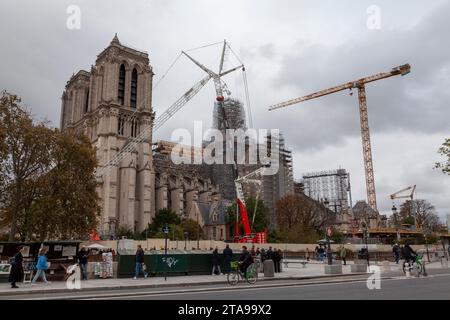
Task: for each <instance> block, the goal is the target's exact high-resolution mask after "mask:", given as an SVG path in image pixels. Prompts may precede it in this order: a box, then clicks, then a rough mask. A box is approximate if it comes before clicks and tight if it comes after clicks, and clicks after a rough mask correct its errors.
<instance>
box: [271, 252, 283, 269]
mask: <svg viewBox="0 0 450 320" xmlns="http://www.w3.org/2000/svg"><path fill="white" fill-rule="evenodd" d="M272 260H273V264H274V267H275V273H279V272H280V260H281V256H280V252H279V251H278V250H277V248H275V249H274V250H273V253H272Z"/></svg>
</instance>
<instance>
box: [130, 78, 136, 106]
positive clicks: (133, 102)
mask: <svg viewBox="0 0 450 320" xmlns="http://www.w3.org/2000/svg"><path fill="white" fill-rule="evenodd" d="M137 82H138V74H137V70H136V69H133V72H132V74H131V96H130V106H131V107H132V108H136V105H137Z"/></svg>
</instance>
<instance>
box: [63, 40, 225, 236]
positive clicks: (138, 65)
mask: <svg viewBox="0 0 450 320" xmlns="http://www.w3.org/2000/svg"><path fill="white" fill-rule="evenodd" d="M152 81H153V71H152V66H151V65H150V60H149V57H148V54H147V53H146V52H142V51H138V50H135V49H132V48H129V47H126V46H124V45H122V44H121V43H120V41H119V39H118V38H117V35H116V36H115V37H114V38H113V40H112V41H111V43H110V44H109V46H108V47H107V48H105V49H104V50H103V51H102V52H101V53H100V54H99V55H98V56H97V59H96V61H95V64H94V65H93V66H92V67H91V70H90V71H84V70H80V71H79V72H78V73H76V74H74V75H73V76H72V77H71V78H70V80H69V81H68V82H67V84H66V87H65V90H64V92H63V95H62V106H61V123H60V127H61V129H62V130H74V131H79V132H83V133H84V134H86V135H87V136H88V137H89V138H90V140H91V141H92V144H93V145H94V146H95V148H96V150H97V159H98V161H99V167H100V168H102V167H103V166H104V165H105V164H106V163H107V162H108V161H109V160H111V159H113V158H114V156H115V155H117V153H118V152H119V151H120V150H121V149H122V148H123V147H124V146H125V145H126V144H127V143H128V142H130V140H132V139H133V138H135V137H137V136H138V135H139V134H140V133H141V132H144V131H145V130H146V129H148V128H149V127H150V126H152V125H153V120H154V118H155V115H154V112H153V110H152ZM151 131H152V130H147V132H149V133H148V135H147V136H146V137H145V139H140V142H139V144H138V146H137V148H136V150H135V151H133V152H131V153H130V154H128V155H127V156H126V157H125V158H124V159H123V160H122V161H121V162H120V163H119V164H118V165H117V166H113V167H109V168H108V169H105V171H104V172H103V174H102V176H101V178H100V179H99V181H98V194H99V197H100V199H101V203H100V205H101V218H100V226H99V233H100V234H102V235H105V236H107V235H115V233H116V231H117V227H118V226H121V227H125V228H128V229H131V230H132V231H142V230H144V229H145V228H146V226H147V224H148V223H150V222H151V221H152V218H153V217H154V215H155V212H156V211H157V210H159V209H162V208H171V209H173V210H174V211H175V212H177V213H178V214H179V215H180V216H182V217H189V218H192V219H194V220H197V221H199V222H200V223H201V225H202V226H203V225H206V226H207V228H210V229H211V231H210V232H209V230H205V231H206V232H207V233H208V232H209V233H210V234H211V235H213V234H216V240H219V239H220V235H221V234H222V236H223V235H224V231H220V230H222V229H220V226H219V225H220V223H222V224H223V221H224V219H223V217H218V218H217V219H216V216H217V213H218V208H219V207H220V206H219V204H218V197H219V194H218V192H217V187H215V186H213V185H212V184H211V182H210V181H209V180H205V179H201V178H199V176H198V173H197V172H196V171H195V170H191V169H189V168H181V167H180V168H177V167H176V166H174V165H173V164H171V163H170V159H169V158H168V157H167V156H165V155H164V153H159V152H158V151H153V150H152V134H151ZM153 153H155V155H153ZM213 230H215V231H214V232H213ZM223 230H224V227H223ZM209 233H208V234H209Z"/></svg>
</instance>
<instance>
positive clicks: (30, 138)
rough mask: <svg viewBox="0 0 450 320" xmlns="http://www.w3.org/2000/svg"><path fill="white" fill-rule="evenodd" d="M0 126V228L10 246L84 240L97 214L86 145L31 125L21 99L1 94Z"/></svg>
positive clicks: (43, 126) (44, 126) (69, 135)
mask: <svg viewBox="0 0 450 320" xmlns="http://www.w3.org/2000/svg"><path fill="white" fill-rule="evenodd" d="M0 122H1V123H0V127H1V128H6V133H4V132H3V133H1V132H0V137H1V138H2V139H3V141H2V142H0V152H2V153H1V154H0V161H1V163H0V176H2V177H3V179H2V181H1V183H0V184H1V185H0V189H1V191H2V192H0V193H1V195H2V196H1V198H0V208H2V209H3V210H1V211H0V213H1V217H0V220H1V221H0V223H1V224H2V226H7V227H9V229H10V232H9V240H10V241H12V240H14V239H15V237H16V236H17V235H19V237H20V239H22V240H32V239H39V240H45V239H49V238H52V239H72V238H83V237H84V236H86V235H87V234H89V231H90V230H92V229H93V228H95V227H96V225H97V216H98V213H99V205H98V196H97V192H96V186H97V182H96V180H95V176H94V170H95V168H96V166H97V160H96V155H95V150H94V149H93V147H92V145H91V143H90V142H89V140H88V139H87V138H86V137H85V136H83V135H79V134H75V133H70V132H63V133H61V132H59V131H58V130H55V129H50V128H48V127H47V124H46V123H42V122H40V123H34V122H33V119H32V117H31V115H30V113H29V112H28V111H26V110H25V109H24V108H23V107H22V106H21V105H20V99H19V98H18V97H17V96H14V95H10V94H8V93H6V92H3V94H2V96H1V97H0ZM3 131H4V130H3ZM4 145H6V148H5V147H4ZM1 146H3V147H1Z"/></svg>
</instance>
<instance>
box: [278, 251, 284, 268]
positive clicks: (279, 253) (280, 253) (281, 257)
mask: <svg viewBox="0 0 450 320" xmlns="http://www.w3.org/2000/svg"><path fill="white" fill-rule="evenodd" d="M282 260H283V252H281V249H278V255H277V263H278V272H281V261H282Z"/></svg>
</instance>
